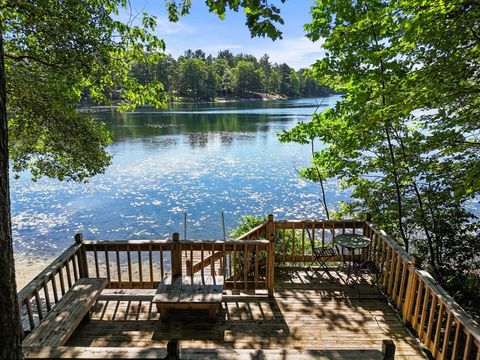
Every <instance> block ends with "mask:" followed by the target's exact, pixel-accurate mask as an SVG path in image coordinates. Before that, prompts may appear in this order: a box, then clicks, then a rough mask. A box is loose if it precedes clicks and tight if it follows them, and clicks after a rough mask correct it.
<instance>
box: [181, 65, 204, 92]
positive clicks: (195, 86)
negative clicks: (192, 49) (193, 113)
mask: <svg viewBox="0 0 480 360" xmlns="http://www.w3.org/2000/svg"><path fill="white" fill-rule="evenodd" d="M207 77H208V70H207V65H206V64H205V62H204V61H203V60H201V59H198V58H185V59H183V60H180V66H179V79H180V80H179V92H180V94H181V95H183V96H189V97H191V98H192V99H193V100H200V99H202V98H203V95H204V91H205V83H206V81H207Z"/></svg>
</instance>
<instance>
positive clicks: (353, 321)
mask: <svg viewBox="0 0 480 360" xmlns="http://www.w3.org/2000/svg"><path fill="white" fill-rule="evenodd" d="M344 278H345V276H342V277H341V278H336V279H334V280H331V279H328V278H327V277H326V276H323V277H322V276H321V275H319V274H317V275H316V276H315V277H313V278H311V277H310V276H309V275H308V274H307V272H306V271H305V269H295V268H278V269H277V270H276V275H275V280H276V283H275V285H276V286H275V297H274V298H268V297H259V296H250V295H248V294H243V293H240V294H236V295H235V294H231V293H230V294H227V295H225V296H224V298H223V302H222V311H221V314H220V316H219V317H218V320H217V321H216V322H214V323H211V322H209V321H208V313H207V312H202V311H178V312H176V313H173V314H172V316H171V317H170V321H169V322H162V321H161V320H160V316H159V314H157V310H156V308H155V306H152V303H151V299H152V297H153V294H154V292H155V291H154V290H147V289H144V290H113V289H107V290H104V291H103V293H102V295H101V297H100V298H99V300H98V302H97V304H96V305H95V306H94V308H93V309H92V310H93V315H92V318H91V320H90V321H88V322H84V323H82V324H81V325H80V326H79V328H78V329H77V330H76V331H75V333H74V334H73V335H72V337H71V338H70V340H69V341H68V343H67V344H66V345H67V346H79V347H92V348H95V347H132V348H133V347H135V348H138V347H143V348H163V349H165V347H166V344H167V342H168V341H169V340H170V339H179V343H180V348H181V349H182V354H183V356H187V357H188V358H195V359H197V358H202V359H209V358H210V359H215V358H217V359H233V358H246V359H264V358H269V359H270V358H275V359H276V358H278V359H287V358H288V359H297V358H302V357H303V358H314V359H323V358H325V359H331V358H332V359H337V358H342V359H344V358H345V359H348V358H355V359H359V358H363V359H375V358H382V357H381V352H380V350H381V342H382V340H384V339H391V340H393V341H394V342H395V345H396V356H395V358H396V359H397V358H398V359H416V358H418V359H420V358H423V356H422V353H421V351H420V350H419V349H418V347H417V345H416V343H415V341H414V340H413V339H412V338H411V336H410V335H409V333H408V332H407V330H406V329H405V328H404V326H403V324H402V322H401V321H400V320H399V319H398V318H397V316H396V315H395V314H394V312H393V311H392V310H391V308H390V307H389V305H388V304H387V302H386V300H385V299H384V298H383V297H382V296H381V295H380V293H379V292H378V291H377V290H376V288H374V287H371V286H370V285H369V284H367V283H365V281H362V283H361V284H360V285H358V286H352V285H351V284H345V282H344ZM200 349H201V350H200ZM316 349H317V350H318V349H320V350H322V351H317V350H316ZM324 350H328V351H327V352H325V351H324ZM147 352H148V351H147ZM188 354H190V355H188ZM267 355H268V356H267Z"/></svg>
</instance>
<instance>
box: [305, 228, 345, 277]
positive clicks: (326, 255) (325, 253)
mask: <svg viewBox="0 0 480 360" xmlns="http://www.w3.org/2000/svg"><path fill="white" fill-rule="evenodd" d="M306 230H307V235H308V238H309V239H310V245H311V247H312V254H313V256H314V259H313V261H312V263H311V264H310V266H309V267H308V270H312V269H313V268H312V265H313V264H315V263H316V262H317V263H318V265H319V267H318V268H316V269H314V270H313V273H312V275H311V276H310V277H312V278H313V276H314V275H315V273H317V272H319V271H321V272H323V273H325V274H327V275H328V277H329V278H330V279H332V280H334V279H335V277H334V276H332V274H331V273H330V271H331V270H333V271H334V272H336V273H337V274H338V267H336V268H334V269H331V268H330V267H329V266H328V264H327V262H328V261H329V260H330V259H331V258H333V257H335V256H339V255H340V251H339V250H338V247H337V245H334V246H316V245H315V239H314V238H313V237H312V236H311V234H310V231H309V230H308V229H306Z"/></svg>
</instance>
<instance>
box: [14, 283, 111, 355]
mask: <svg viewBox="0 0 480 360" xmlns="http://www.w3.org/2000/svg"><path fill="white" fill-rule="evenodd" d="M106 286H107V279H101V278H81V279H78V280H77V281H76V282H75V284H74V285H73V287H72V288H71V289H70V290H68V291H67V292H66V293H65V295H64V296H63V298H62V299H61V300H60V302H59V303H57V304H56V305H55V306H54V307H53V308H52V310H51V311H50V312H49V313H48V314H47V316H46V317H45V318H44V319H43V321H42V322H41V323H40V325H38V326H37V327H36V328H35V329H33V331H32V333H31V334H30V335H28V336H27V337H26V338H25V340H24V341H23V344H22V345H23V346H61V345H64V344H65V343H66V342H67V340H68V338H69V337H70V336H71V335H72V334H73V332H74V331H75V329H76V328H77V326H78V325H79V324H80V322H81V321H82V319H83V318H85V316H87V315H88V314H89V311H90V308H91V307H92V306H93V305H94V304H95V302H96V301H97V298H98V297H99V296H100V293H101V292H102V290H103V289H104V288H105V287H106Z"/></svg>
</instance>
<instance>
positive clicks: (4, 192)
mask: <svg viewBox="0 0 480 360" xmlns="http://www.w3.org/2000/svg"><path fill="white" fill-rule="evenodd" d="M6 100H7V94H6V77H5V62H4V47H3V24H2V22H1V21H0V359H9V360H10V359H11V360H16V359H21V358H22V357H23V356H22V350H21V335H20V317H19V312H18V303H17V286H16V284H15V264H14V261H13V243H12V222H11V213H10V187H9V179H8V166H9V164H8V129H7V101H6Z"/></svg>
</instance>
